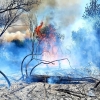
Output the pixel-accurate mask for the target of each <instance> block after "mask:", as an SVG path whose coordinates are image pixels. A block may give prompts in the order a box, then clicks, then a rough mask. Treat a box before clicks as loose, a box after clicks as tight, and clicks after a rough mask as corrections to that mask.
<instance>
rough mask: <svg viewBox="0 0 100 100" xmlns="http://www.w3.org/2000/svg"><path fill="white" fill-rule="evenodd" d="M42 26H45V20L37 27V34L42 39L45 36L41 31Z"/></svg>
mask: <svg viewBox="0 0 100 100" xmlns="http://www.w3.org/2000/svg"><path fill="white" fill-rule="evenodd" d="M42 26H43V22H41V24H40V25H39V26H37V27H36V28H35V32H36V34H37V36H38V37H39V38H40V39H43V38H44V36H45V35H44V34H42V33H41V28H42Z"/></svg>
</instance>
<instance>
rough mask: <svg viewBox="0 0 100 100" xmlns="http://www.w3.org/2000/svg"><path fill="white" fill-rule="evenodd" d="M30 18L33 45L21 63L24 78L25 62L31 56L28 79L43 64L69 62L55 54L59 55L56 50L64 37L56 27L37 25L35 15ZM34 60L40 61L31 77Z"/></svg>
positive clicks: (27, 65) (26, 67) (26, 69)
mask: <svg viewBox="0 0 100 100" xmlns="http://www.w3.org/2000/svg"><path fill="white" fill-rule="evenodd" d="M28 17H29V29H30V33H31V35H30V39H31V43H32V45H31V53H30V54H29V55H26V56H25V57H24V59H23V61H22V63H21V72H22V76H24V75H23V65H24V61H25V59H26V58H27V57H29V56H31V59H30V61H29V62H28V63H27V64H26V66H25V71H26V77H28V78H29V77H30V76H31V75H32V72H33V70H34V69H35V68H36V67H37V66H39V65H41V64H46V65H49V64H52V65H55V63H56V62H59V61H61V60H67V61H68V62H69V60H68V59H67V58H64V59H58V58H57V54H55V53H57V49H56V48H58V44H60V42H61V39H62V38H63V37H64V36H63V35H61V34H59V33H57V32H56V31H57V30H56V29H55V27H54V25H52V24H48V25H46V26H45V24H44V23H43V22H41V23H40V25H37V18H36V16H35V20H34V19H33V18H34V15H32V16H31V17H30V16H28ZM48 55H49V56H48ZM38 56H42V57H41V58H38ZM50 58H51V59H50ZM47 59H48V60H47ZM55 59H56V60H55ZM33 60H36V61H38V63H37V64H36V65H35V66H33V68H32V69H31V71H30V75H28V67H29V64H30V63H31V62H32V61H33ZM69 65H70V62H69Z"/></svg>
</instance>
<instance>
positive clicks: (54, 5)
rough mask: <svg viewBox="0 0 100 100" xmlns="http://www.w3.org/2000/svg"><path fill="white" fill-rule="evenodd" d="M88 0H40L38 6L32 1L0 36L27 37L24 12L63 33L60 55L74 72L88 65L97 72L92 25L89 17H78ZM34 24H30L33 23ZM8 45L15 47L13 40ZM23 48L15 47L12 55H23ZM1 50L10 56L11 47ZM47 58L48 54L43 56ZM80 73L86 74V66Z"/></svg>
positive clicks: (96, 40)
mask: <svg viewBox="0 0 100 100" xmlns="http://www.w3.org/2000/svg"><path fill="white" fill-rule="evenodd" d="M88 2H89V0H84V1H83V0H62V1H61V0H41V3H40V4H39V5H38V6H37V5H33V9H32V10H31V11H30V12H29V13H28V14H26V13H25V14H23V15H22V16H21V17H20V20H19V21H17V22H16V24H17V25H19V26H17V27H16V26H15V27H14V26H13V27H11V28H9V29H8V30H7V32H5V33H4V35H3V37H2V38H3V40H5V41H8V42H11V41H13V40H20V41H24V40H25V39H26V38H29V37H30V32H29V22H28V21H29V20H28V16H31V17H34V18H33V20H34V21H35V24H37V25H40V23H41V22H42V21H43V22H44V23H45V25H44V26H46V25H48V24H53V25H54V26H55V28H56V29H57V30H56V31H57V32H58V33H60V34H63V35H64V36H65V38H64V39H63V40H62V43H61V44H60V49H61V50H62V51H63V53H62V54H61V55H60V57H68V59H69V61H70V64H71V66H72V68H73V69H77V68H78V70H74V72H78V71H79V70H80V72H81V73H82V70H83V69H84V68H88V69H91V70H89V71H91V73H93V71H96V72H97V71H98V68H97V67H98V66H99V60H97V59H99V58H100V52H99V49H100V48H99V43H98V38H97V37H96V32H95V30H94V29H93V24H94V22H91V23H90V22H89V21H86V20H84V19H82V15H83V13H84V10H85V6H86V3H88ZM35 18H36V19H35ZM88 23H89V24H88ZM35 24H34V25H33V27H35ZM25 25H26V26H25ZM72 31H74V32H72ZM29 45H30V44H29ZM8 47H9V48H13V50H14V51H16V46H15V44H12V43H11V45H9V46H8ZM94 47H95V48H94ZM17 49H19V48H17ZM24 49H25V50H27V47H25V48H23V49H19V50H18V52H17V53H14V54H15V55H16V54H19V56H17V55H16V58H14V59H17V57H19V58H20V57H21V58H22V57H23V56H25V52H26V51H25V50H24ZM4 52H8V53H7V54H8V55H9V52H10V54H11V55H9V56H10V58H11V57H12V56H14V55H12V52H13V51H10V50H9V49H8V48H7V51H4ZM22 52H24V53H22ZM56 52H57V51H56ZM62 55H63V56H62ZM4 57H5V56H4ZM46 57H47V54H46ZM48 58H49V57H47V58H46V59H48ZM3 59H4V58H3ZM21 60H22V59H21ZM0 62H1V61H0ZM5 62H6V61H5ZM10 64H11V63H10ZM10 64H9V65H10ZM35 64H36V63H34V65H35ZM66 64H67V66H66ZM59 65H60V64H59ZM5 66H6V65H5ZM18 66H19V65H18ZM32 66H33V65H32ZM41 66H46V65H40V66H39V67H41ZM68 66H69V64H68V61H64V63H63V64H61V67H62V68H63V69H65V68H68ZM81 68H82V70H81ZM37 69H38V68H37ZM36 71H37V72H36V74H37V73H39V74H40V73H42V72H41V70H40V69H38V70H36ZM42 71H43V70H42ZM67 71H68V70H67ZM67 71H66V70H65V72H64V71H63V73H66V72H67ZM87 71H88V70H87ZM49 72H50V70H49ZM49 72H48V73H49ZM51 72H52V71H51ZM69 72H70V71H69ZM54 73H55V70H54ZM87 73H88V72H87ZM83 74H86V70H83ZM88 74H90V73H88Z"/></svg>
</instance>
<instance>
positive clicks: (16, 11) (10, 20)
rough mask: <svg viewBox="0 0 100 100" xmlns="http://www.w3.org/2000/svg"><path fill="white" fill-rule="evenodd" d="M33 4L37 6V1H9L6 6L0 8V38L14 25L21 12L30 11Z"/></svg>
mask: <svg viewBox="0 0 100 100" xmlns="http://www.w3.org/2000/svg"><path fill="white" fill-rule="evenodd" d="M33 4H38V0H29V1H28V0H11V1H9V2H8V3H7V4H6V5H2V6H1V7H0V27H2V28H3V29H2V32H1V33H0V36H2V35H3V33H4V32H5V31H6V30H7V29H8V28H9V27H10V26H11V25H12V24H14V23H15V22H16V21H17V20H18V18H19V16H20V15H21V14H22V13H23V12H28V11H30V9H32V7H33Z"/></svg>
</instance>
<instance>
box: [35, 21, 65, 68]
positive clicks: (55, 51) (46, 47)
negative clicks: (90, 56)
mask: <svg viewBox="0 0 100 100" xmlns="http://www.w3.org/2000/svg"><path fill="white" fill-rule="evenodd" d="M35 33H36V35H37V36H38V38H39V40H40V45H42V46H41V47H42V52H43V56H42V60H46V61H54V60H57V59H60V57H63V56H62V55H61V53H59V51H60V50H59V42H58V41H57V39H59V38H58V36H57V34H56V29H55V28H54V26H53V25H48V26H44V27H43V22H41V24H40V25H39V26H37V27H36V28H35ZM65 62H66V61H65ZM65 62H64V63H65ZM48 66H50V67H51V66H52V67H58V66H59V62H55V63H54V64H48Z"/></svg>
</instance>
